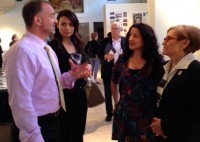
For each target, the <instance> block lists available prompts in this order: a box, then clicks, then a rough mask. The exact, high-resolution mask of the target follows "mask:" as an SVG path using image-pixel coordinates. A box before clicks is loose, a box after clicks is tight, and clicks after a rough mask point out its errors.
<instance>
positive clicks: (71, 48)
mask: <svg viewBox="0 0 200 142" xmlns="http://www.w3.org/2000/svg"><path fill="white" fill-rule="evenodd" d="M57 20H58V25H57V27H56V32H55V35H54V39H53V40H52V41H51V42H50V43H49V45H50V46H51V47H52V48H53V50H54V51H55V53H56V54H57V57H58V60H59V66H60V70H61V73H63V72H66V71H69V70H70V64H69V59H70V58H72V55H77V54H76V53H78V55H79V54H80V55H81V56H82V61H81V63H84V62H87V61H88V60H89V59H88V58H87V56H86V55H85V54H84V52H83V42H82V39H81V37H80V35H79V34H78V27H79V21H78V19H77V17H76V15H75V14H74V13H73V12H72V11H70V10H63V11H60V12H59V13H58V16H57ZM74 61H75V60H74ZM75 63H76V62H75ZM85 83H86V81H85V79H79V80H77V81H76V82H75V85H74V88H73V89H64V95H65V102H66V110H67V111H66V112H64V110H61V114H60V127H61V130H60V134H61V142H83V135H84V131H85V125H86V116H87V102H86V96H85V92H84V88H83V87H84V85H85Z"/></svg>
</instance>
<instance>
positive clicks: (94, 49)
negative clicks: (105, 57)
mask: <svg viewBox="0 0 200 142" xmlns="http://www.w3.org/2000/svg"><path fill="white" fill-rule="evenodd" d="M91 39H92V40H91V41H89V42H88V43H87V44H86V46H85V49H84V50H85V53H86V54H87V55H88V56H89V57H90V64H91V65H92V73H93V77H94V79H95V80H96V79H97V72H98V68H99V63H100V60H99V57H98V55H99V42H98V33H97V32H93V33H91Z"/></svg>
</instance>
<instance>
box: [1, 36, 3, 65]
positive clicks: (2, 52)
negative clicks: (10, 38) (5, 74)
mask: <svg viewBox="0 0 200 142" xmlns="http://www.w3.org/2000/svg"><path fill="white" fill-rule="evenodd" d="M0 44H1V38H0ZM2 53H3V49H2V47H1V45H0V68H2V63H3V58H2Z"/></svg>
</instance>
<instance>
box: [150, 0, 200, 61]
mask: <svg viewBox="0 0 200 142" xmlns="http://www.w3.org/2000/svg"><path fill="white" fill-rule="evenodd" d="M152 4H154V6H155V7H154V8H152V9H155V12H154V16H152V17H154V19H153V18H152V19H151V23H154V20H155V31H156V34H157V37H158V41H159V44H160V47H161V50H162V41H163V38H164V37H165V36H166V31H167V29H168V28H169V27H171V26H174V25H178V24H190V25H194V26H197V27H199V28H200V14H199V13H200V1H199V0H149V5H152ZM152 6H153V5H152ZM150 12H151V13H152V12H153V10H152V11H149V13H150ZM198 56H199V55H198ZM198 58H199V59H200V57H198Z"/></svg>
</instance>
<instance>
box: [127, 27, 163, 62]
mask: <svg viewBox="0 0 200 142" xmlns="http://www.w3.org/2000/svg"><path fill="white" fill-rule="evenodd" d="M132 28H136V29H138V30H139V31H140V33H141V36H142V39H143V47H142V58H144V59H146V60H158V61H163V56H162V55H161V54H160V53H159V51H158V48H159V46H158V42H157V38H156V35H155V32H154V30H153V29H152V28H151V26H149V25H147V24H144V23H137V24H133V25H132V26H131V27H130V29H129V31H128V33H127V35H126V39H127V40H126V49H125V51H124V56H123V57H124V60H125V61H127V60H128V59H129V57H130V56H131V55H132V54H133V53H134V51H133V50H130V49H129V40H128V39H129V37H130V32H131V29H132Z"/></svg>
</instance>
